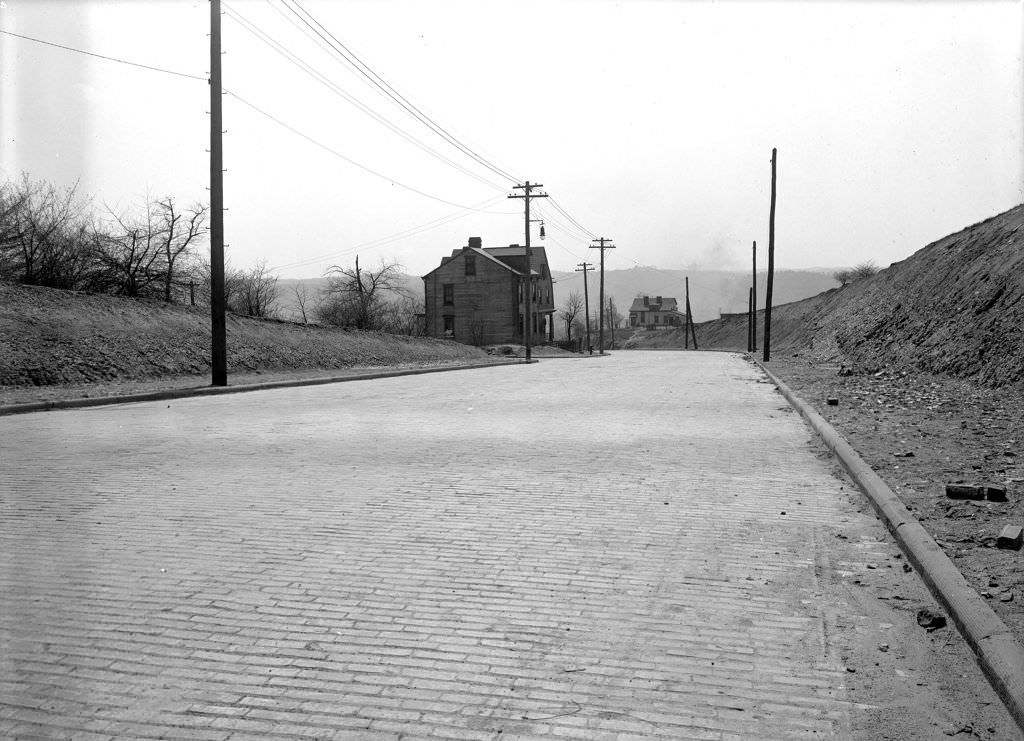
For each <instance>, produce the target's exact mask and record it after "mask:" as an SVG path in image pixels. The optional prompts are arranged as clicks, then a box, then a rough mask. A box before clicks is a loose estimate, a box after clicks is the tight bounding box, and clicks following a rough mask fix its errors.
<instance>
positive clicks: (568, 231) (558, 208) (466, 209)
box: [0, 0, 594, 269]
mask: <svg viewBox="0 0 1024 741" xmlns="http://www.w3.org/2000/svg"><path fill="white" fill-rule="evenodd" d="M294 1H295V0H293V2H294ZM295 5H296V6H297V7H299V8H300V9H301V10H302V11H303V12H304V13H306V14H307V15H309V17H310V19H312V20H313V21H314V22H315V23H317V25H320V24H319V22H317V21H316V19H315V18H313V17H312V15H310V14H309V13H308V11H306V10H305V8H302V6H301V5H300V4H299V3H298V2H295ZM289 9H290V10H291V8H289ZM226 10H227V12H228V13H229V14H231V13H233V14H234V16H233V19H234V20H236V21H239V23H240V25H242V27H243V28H246V30H248V31H250V33H254V34H255V35H257V37H258V38H261V37H260V36H259V34H258V33H256V32H255V31H253V30H251V29H249V28H247V27H246V25H245V21H247V19H245V18H244V16H241V14H240V13H238V11H236V10H233V9H230V8H226ZM292 12H293V13H294V12H295V11H294V10H292ZM300 20H301V18H300ZM250 23H251V22H250ZM251 25H252V26H253V28H256V29H258V27H257V26H255V24H251ZM306 25H309V24H308V23H307V24H306ZM320 27H321V28H323V26H320ZM314 30H315V29H314ZM324 31H325V32H326V33H328V34H329V35H330V32H329V31H327V30H326V29H324ZM0 33H2V34H5V35H8V36H14V37H17V38H21V39H24V40H26V41H31V42H34V43H38V44H42V45H45V46H51V47H55V48H58V49H62V50H64V51H70V52H74V53H76V54H83V55H86V56H91V57H95V58H98V59H103V60H105V61H110V62H116V63H119V64H125V65H129V66H132V67H138V68H140V69H145V70H148V71H153V72H159V73H162V74H169V75H173V76H177V77H184V78H187V79H192V80H198V81H202V82H207V83H209V78H208V77H203V76H199V75H192V74H188V73H185V72H178V71H176V70H169V69H165V68H161V67H156V66H153V65H147V64H142V63H139V62H133V61H130V60H127V59H122V58H119V57H113V56H109V55H104V54H98V53H96V52H91V51H87V50H85V49H79V48H76V47H71V46H66V45H64V44H58V43H56V42H52V41H46V40H44V39H39V38H35V37H32V36H27V35H24V34H18V33H14V32H12V31H7V30H4V29H0ZM331 37H332V38H335V37H333V35H331ZM268 38H270V40H264V39H262V38H261V40H264V41H265V43H268V45H271V47H272V48H275V47H274V46H273V43H272V41H273V40H272V37H269V35H268ZM335 41H337V39H336V38H335ZM337 43H338V44H339V45H341V46H342V48H344V49H346V51H348V49H347V47H344V45H343V44H341V42H340V41H338V42H337ZM282 48H283V45H282ZM286 51H287V50H286ZM280 53H282V55H283V56H285V57H286V58H289V57H288V54H287V53H286V52H280ZM349 53H351V52H349ZM352 56H353V57H354V58H355V59H356V60H357V61H358V62H359V63H360V64H363V66H364V67H366V69H367V70H369V71H370V73H371V74H373V75H376V73H373V71H372V70H370V68H369V67H368V66H366V65H365V64H364V63H363V62H362V61H361V60H359V59H358V57H355V55H354V54H353V55H352ZM296 58H297V57H296ZM290 61H293V63H296V64H297V65H298V64H299V62H294V60H290ZM300 61H301V60H300ZM299 66H300V68H302V67H301V65H299ZM311 69H312V68H311ZM309 74H312V75H315V74H317V73H316V72H315V70H313V71H311V72H309ZM378 79H380V82H381V83H382V84H383V85H385V86H387V87H388V88H390V85H387V83H386V82H384V81H383V79H382V78H378ZM391 90H392V91H393V92H395V94H396V95H398V96H399V97H401V96H400V94H398V93H397V91H394V89H393V88H391ZM224 93H225V94H227V95H230V96H231V97H233V98H234V99H236V100H238V101H239V102H240V103H242V104H244V105H246V106H247V107H249V108H250V109H252V110H253V111H255V112H257V113H259V114H260V115H262V116H264V117H266V118H268V119H270V120H271V121H273V122H274V123H276V124H278V125H279V126H282V127H283V128H286V129H288V130H289V131H291V132H292V133H294V134H296V135H297V136H300V137H302V138H303V139H305V140H307V141H308V142H310V143H312V144H314V145H316V146H318V147H320V148H321V149H323V150H324V151H326V152H328V153H330V154H332V155H334V156H335V157H338V158H339V159H342V160H344V161H346V162H348V163H349V164H351V165H353V166H355V167H358V168H359V169H361V170H364V171H365V172H368V173H370V174H372V175H374V176H376V177H379V178H381V179H384V180H387V181H388V182H390V183H392V184H393V185H397V186H398V187H400V188H403V189H405V190H408V191H410V192H413V193H416V194H417V195H421V196H423V197H425V198H429V199H431V200H434V201H438V202H440V203H444V204H446V205H450V206H455V207H457V208H459V209H460V211H459V212H457V213H456V214H449V215H448V216H445V217H441V218H439V219H435V220H434V221H432V222H427V223H426V224H423V225H420V226H419V227H412V228H410V229H408V230H405V231H403V232H398V233H396V234H394V235H390V236H388V237H382V238H380V239H377V240H371V241H369V242H366V243H362V244H360V245H358V246H357V247H356V248H353V249H363V248H366V247H369V246H381V245H383V244H386V243H388V242H389V241H395V240H398V239H401V238H405V237H408V236H414V235H415V234H417V233H419V232H421V231H427V230H429V229H432V228H436V227H437V226H441V225H443V224H445V223H448V222H449V221H453V220H455V219H458V218H462V217H463V216H465V215H468V214H469V213H471V212H484V213H495V212H491V211H486V209H484V208H481V206H486V205H492V204H494V203H496V202H497V201H498V200H500V198H501V197H500V196H497V197H495V198H491V199H488V200H485V201H481V202H480V203H478V204H475V205H473V206H466V205H463V204H459V203H455V202H453V201H449V200H447V199H444V198H440V197H438V196H434V195H431V194H430V193H426V192H424V191H421V190H419V189H417V188H413V187H412V186H408V185H405V184H404V183H402V182H400V181H398V180H395V179H394V178H391V177H389V176H387V175H384V174H382V173H380V172H377V171H376V170H373V169H372V168H369V167H367V166H365V165H363V164H361V163H359V162H357V161H355V160H353V159H351V158H349V157H347V156H345V155H343V154H341V153H340V152H337V151H336V150H334V149H332V148H330V147H328V146H327V145H325V144H323V143H322V142H320V141H318V140H316V139H314V138H313V137H311V136H309V135H308V134H305V133H303V132H302V131H299V130H298V129H296V128H295V127H293V126H291V125H289V124H287V123H285V122H284V121H282V120H281V119H279V118H277V117H276V116H274V115H272V114H270V113H268V112H267V111H265V110H263V109H262V108H260V107H259V106H257V105H255V104H254V103H251V102H250V101H248V100H246V99H245V98H243V97H241V96H240V95H238V94H237V93H234V92H232V91H230V90H228V89H226V88H225V89H224ZM403 100H404V98H403ZM409 105H410V106H411V105H412V104H411V103H410V104H409ZM403 107H404V106H403ZM413 108H415V107H414V106H413ZM415 110H417V111H418V109H415ZM422 115H423V116H424V117H425V114H422ZM417 118H419V117H418V116H417ZM384 120H385V121H386V119H384ZM420 120H422V119H420ZM427 120H430V119H427ZM428 125H429V124H428ZM435 126H436V124H435ZM396 128H397V127H396ZM431 128H433V126H432V127H431ZM410 138H413V139H414V137H410ZM446 138H447V137H446ZM424 146H426V145H424ZM459 148H460V150H461V149H463V148H462V147H461V146H460V147H459ZM428 149H429V147H428ZM463 151H465V150H463ZM439 156H440V157H441V158H442V159H446V158H444V157H443V155H439ZM474 159H477V157H476V156H474ZM446 161H447V160H446ZM477 161H481V160H477ZM483 162H484V163H485V161H483ZM449 163H450V162H449ZM450 164H453V165H454V166H455V167H457V168H459V169H463V168H461V166H459V165H457V164H454V163H450ZM485 164H486V166H488V169H490V170H492V172H495V173H496V174H499V175H501V176H502V177H506V178H508V179H510V180H514V181H516V182H519V181H520V179H519V178H516V177H514V176H511V175H509V173H507V172H505V171H503V170H500V169H497V168H494V167H491V166H490V165H489V163H485ZM467 174H471V173H467ZM472 176H473V177H476V178H477V179H478V180H481V181H482V182H484V183H485V184H487V185H489V186H490V187H493V188H495V189H501V188H499V186H496V185H494V184H493V183H490V182H489V181H486V180H484V179H482V178H479V176H476V175H475V174H472ZM501 190H504V189H501ZM547 202H549V203H550V204H551V205H552V207H554V208H555V210H556V211H558V213H560V214H561V215H562V216H564V217H565V218H566V219H567V220H568V221H569V222H570V223H571V224H573V225H574V227H575V228H571V227H568V226H566V225H565V224H563V223H561V222H560V221H559V220H558V219H554V218H552V217H551V216H550V214H547V215H545V216H544V219H545V220H546V221H550V222H551V223H552V224H554V225H555V226H556V227H557V228H559V229H561V230H562V231H564V232H565V233H566V235H567V236H570V237H572V238H574V239H578V240H579V239H580V238H579V237H577V236H576V235H575V234H573V232H574V231H579V232H580V233H583V234H585V235H587V236H589V237H592V238H593V237H594V233H593V232H591V231H590V230H588V229H586V228H585V227H583V226H582V225H581V224H580V223H579V222H578V221H577V220H576V219H575V218H574V217H572V216H571V215H570V214H569V213H568V212H567V211H566V210H565V209H564V207H562V206H561V204H559V203H558V202H557V201H555V199H554V198H551V197H549V198H548V199H547ZM500 213H506V212H500ZM581 241H585V240H581ZM553 243H554V244H556V245H557V246H559V247H560V248H561V249H563V250H565V251H566V252H567V253H569V254H570V255H572V256H573V257H575V258H577V259H579V255H577V254H576V253H574V252H572V250H570V249H569V248H567V247H565V246H564V245H562V244H561V243H560V242H558V241H557V240H553ZM346 252H347V251H343V252H339V253H329V254H328V255H326V257H330V256H335V255H340V254H346ZM318 259H322V258H312V259H310V260H308V261H300V262H297V263H288V264H285V265H282V266H279V268H278V269H284V268H290V267H298V266H301V265H304V264H308V263H312V262H315V261H317V260H318Z"/></svg>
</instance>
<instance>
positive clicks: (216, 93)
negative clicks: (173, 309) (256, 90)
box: [210, 0, 228, 386]
mask: <svg viewBox="0 0 1024 741" xmlns="http://www.w3.org/2000/svg"><path fill="white" fill-rule="evenodd" d="M220 56H221V54H220V0H210V324H211V327H210V329H211V335H212V337H211V348H210V351H211V352H210V367H211V370H212V379H211V384H212V385H213V386H227V385H228V342H227V320H226V318H225V308H226V307H225V305H224V303H225V302H224V150H223V148H222V142H221V138H222V134H223V131H224V120H223V115H222V112H221V104H222V102H223V101H222V98H223V87H224V86H223V83H222V81H221V68H220Z"/></svg>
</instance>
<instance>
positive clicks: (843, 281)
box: [832, 270, 853, 286]
mask: <svg viewBox="0 0 1024 741" xmlns="http://www.w3.org/2000/svg"><path fill="white" fill-rule="evenodd" d="M832 277H833V278H834V279H835V281H836V282H837V283H839V285H840V286H846V285H849V283H850V281H851V280H853V271H852V270H837V271H836V272H834V273H832Z"/></svg>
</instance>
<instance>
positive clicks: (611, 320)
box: [608, 296, 615, 350]
mask: <svg viewBox="0 0 1024 741" xmlns="http://www.w3.org/2000/svg"><path fill="white" fill-rule="evenodd" d="M608 328H609V329H611V332H612V350H614V349H615V304H614V303H612V297H611V296H609V297H608Z"/></svg>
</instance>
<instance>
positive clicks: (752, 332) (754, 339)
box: [750, 241, 757, 352]
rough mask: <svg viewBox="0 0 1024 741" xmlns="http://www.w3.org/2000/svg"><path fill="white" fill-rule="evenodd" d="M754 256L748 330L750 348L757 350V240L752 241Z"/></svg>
mask: <svg viewBox="0 0 1024 741" xmlns="http://www.w3.org/2000/svg"><path fill="white" fill-rule="evenodd" d="M753 258H754V276H753V278H752V280H751V282H750V304H751V306H753V307H754V308H753V309H751V316H750V319H751V330H750V350H751V351H752V352H757V242H756V241H755V242H754V248H753Z"/></svg>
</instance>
